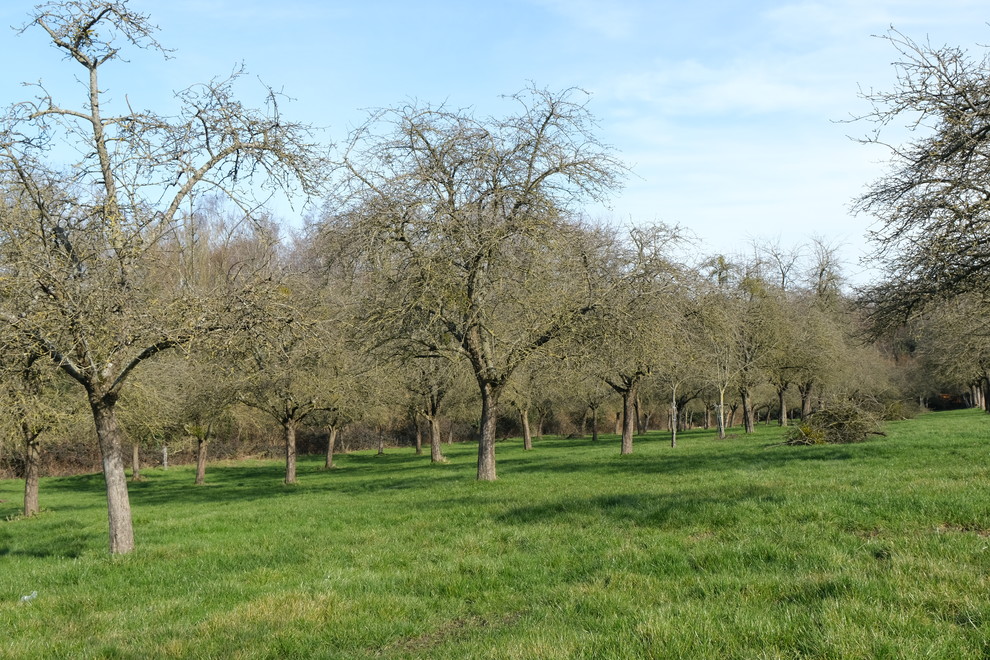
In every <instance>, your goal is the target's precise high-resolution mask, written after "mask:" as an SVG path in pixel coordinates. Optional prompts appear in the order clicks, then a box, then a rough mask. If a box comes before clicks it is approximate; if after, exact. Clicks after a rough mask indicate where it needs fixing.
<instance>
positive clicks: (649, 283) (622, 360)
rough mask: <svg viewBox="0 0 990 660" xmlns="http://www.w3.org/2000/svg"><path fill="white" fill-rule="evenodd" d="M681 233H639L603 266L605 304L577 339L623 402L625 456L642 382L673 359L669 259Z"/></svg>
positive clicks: (674, 282) (675, 283) (675, 290)
mask: <svg viewBox="0 0 990 660" xmlns="http://www.w3.org/2000/svg"><path fill="white" fill-rule="evenodd" d="M677 240H678V231H677V229H676V228H671V227H666V226H664V225H655V226H644V227H636V228H633V229H632V230H630V232H629V238H628V241H627V242H625V243H616V244H613V246H612V253H611V255H610V258H609V259H608V260H607V262H605V263H603V264H602V266H601V267H602V268H603V270H604V275H603V277H602V279H603V280H604V281H605V282H606V283H607V284H606V286H603V287H602V288H603V290H604V291H605V292H607V294H603V296H602V302H601V303H600V304H599V305H598V307H597V308H596V309H595V313H594V314H593V315H591V317H590V318H589V322H588V323H586V324H585V326H584V327H583V329H582V331H581V333H579V335H578V337H577V342H578V343H579V345H578V346H576V347H575V351H578V350H580V351H581V352H582V357H583V359H584V360H585V361H586V368H588V369H590V370H591V371H593V372H594V373H596V374H597V376H598V377H599V378H600V379H602V380H603V381H604V382H605V383H607V384H608V386H609V387H611V388H612V390H614V391H615V392H616V393H617V394H618V395H619V396H621V397H622V445H621V448H620V453H621V454H631V453H632V451H633V435H634V433H635V431H636V421H637V418H638V415H637V414H636V400H637V396H638V393H639V388H640V386H641V385H642V382H643V380H644V379H645V378H646V377H647V376H649V375H650V374H651V373H652V372H653V370H654V369H655V368H656V367H658V366H659V365H660V364H661V363H662V362H663V361H664V359H665V358H666V357H667V356H668V355H669V351H673V350H676V349H675V348H674V347H673V338H674V336H675V333H676V329H675V328H676V326H677V325H678V323H679V320H680V311H679V310H678V306H677V303H676V301H677V297H678V295H679V292H680V276H681V273H680V268H679V267H678V266H677V265H676V264H675V263H674V262H673V260H672V259H671V257H670V255H669V251H670V248H671V246H672V245H673V244H675V243H676V242H677Z"/></svg>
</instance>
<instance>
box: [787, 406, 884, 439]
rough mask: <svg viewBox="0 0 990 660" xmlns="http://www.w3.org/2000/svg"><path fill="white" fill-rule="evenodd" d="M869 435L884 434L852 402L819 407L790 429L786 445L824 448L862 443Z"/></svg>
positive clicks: (876, 422) (876, 421)
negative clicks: (823, 446) (832, 445)
mask: <svg viewBox="0 0 990 660" xmlns="http://www.w3.org/2000/svg"><path fill="white" fill-rule="evenodd" d="M871 435H887V434H886V433H884V432H883V427H882V424H881V421H880V418H879V417H878V416H877V415H875V414H873V413H872V412H870V411H868V410H864V409H863V408H861V407H859V406H857V405H855V404H853V403H848V402H845V403H838V404H833V405H832V406H829V407H827V408H822V409H821V410H818V411H816V412H814V413H812V414H811V415H809V416H808V417H807V419H805V420H804V421H802V422H801V423H800V424H798V425H796V426H793V427H791V428H790V429H789V430H788V432H787V435H786V439H785V440H784V444H785V445H825V444H849V443H853V442H864V441H866V440H867V439H869V437H870V436H871Z"/></svg>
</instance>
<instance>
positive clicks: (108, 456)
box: [90, 394, 134, 554]
mask: <svg viewBox="0 0 990 660" xmlns="http://www.w3.org/2000/svg"><path fill="white" fill-rule="evenodd" d="M116 403H117V398H116V396H115V395H113V394H110V395H106V396H103V397H100V396H98V395H95V394H94V395H91V396H90V408H91V409H92V411H93V421H94V422H95V424H96V437H97V439H98V441H99V445H100V455H101V457H102V461H103V480H104V482H105V483H106V489H107V519H108V523H109V524H108V526H109V533H110V553H111V554H126V553H128V552H131V551H132V550H134V526H133V524H132V522H131V501H130V497H129V495H128V493H127V474H126V473H125V471H124V455H123V444H124V437H123V433H122V432H121V430H120V426H119V425H118V424H117V411H116Z"/></svg>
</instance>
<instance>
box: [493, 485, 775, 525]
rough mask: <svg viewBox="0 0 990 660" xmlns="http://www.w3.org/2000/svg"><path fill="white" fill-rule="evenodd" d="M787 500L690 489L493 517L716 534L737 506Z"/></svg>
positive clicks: (751, 492) (742, 490)
mask: <svg viewBox="0 0 990 660" xmlns="http://www.w3.org/2000/svg"><path fill="white" fill-rule="evenodd" d="M784 501H786V497H785V496H784V495H782V494H780V493H777V492H775V491H774V490H773V489H771V488H769V487H765V486H729V487H723V488H714V489H713V488H706V489H704V490H701V489H694V490H688V491H684V492H677V493H673V494H665V495H663V496H658V495H656V494H652V493H621V494H610V495H596V496H591V497H562V498H558V499H556V500H553V501H550V502H543V503H540V504H535V505H528V506H521V507H514V508H512V509H509V510H508V511H506V512H505V513H504V514H502V515H500V516H498V517H497V520H498V521H499V522H503V523H508V524H523V525H526V524H543V523H546V522H567V521H578V520H582V521H586V520H589V519H592V520H593V519H599V518H600V519H606V520H610V521H618V522H623V523H628V524H632V525H636V526H638V527H651V528H658V529H671V530H673V529H683V528H686V527H709V528H719V527H725V526H731V525H734V524H736V523H737V522H738V521H739V518H740V511H739V507H738V505H739V504H743V503H751V504H752V503H755V505H756V506H759V507H766V508H768V509H770V508H776V507H778V506H779V505H780V504H781V503H783V502H784Z"/></svg>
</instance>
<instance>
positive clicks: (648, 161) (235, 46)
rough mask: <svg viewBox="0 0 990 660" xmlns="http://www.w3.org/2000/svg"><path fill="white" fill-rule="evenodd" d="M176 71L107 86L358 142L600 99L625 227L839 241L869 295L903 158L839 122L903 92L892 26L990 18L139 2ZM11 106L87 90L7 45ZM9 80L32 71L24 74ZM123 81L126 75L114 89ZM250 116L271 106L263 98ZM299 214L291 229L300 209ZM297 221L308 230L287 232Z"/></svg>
mask: <svg viewBox="0 0 990 660" xmlns="http://www.w3.org/2000/svg"><path fill="white" fill-rule="evenodd" d="M34 4H35V3H34V1H33V0H27V1H21V0H6V1H5V2H4V3H3V4H2V7H0V25H20V24H22V23H23V22H24V17H25V16H26V15H27V13H28V12H29V11H30V9H31V7H32V6H33V5H34ZM131 4H132V6H133V7H134V8H136V9H138V10H140V11H143V12H145V13H148V14H150V15H151V18H152V21H153V22H154V23H156V24H157V25H158V26H159V27H160V28H161V32H160V34H159V40H160V41H161V42H162V43H163V44H164V45H165V46H167V47H169V48H173V49H175V53H174V54H173V58H172V59H171V60H169V61H163V60H162V59H161V58H160V57H149V56H145V55H141V54H137V55H134V56H132V57H131V60H132V61H131V63H130V64H124V63H120V64H117V65H115V68H114V71H113V72H112V75H110V76H108V77H106V78H105V79H104V86H105V87H107V88H108V89H109V91H110V92H111V93H112V94H114V95H116V98H118V99H119V98H120V97H122V96H123V94H124V93H127V95H128V98H129V100H130V101H131V103H132V104H133V105H135V106H141V107H161V106H162V105H163V104H167V103H169V99H170V97H171V91H172V90H175V89H180V88H183V87H186V86H188V85H190V84H192V83H195V82H198V81H202V80H205V79H208V78H211V77H213V76H218V75H224V74H226V73H228V72H229V71H230V70H231V69H232V68H233V67H234V66H235V65H237V64H238V63H240V62H243V63H244V64H245V66H246V67H247V69H248V70H249V72H250V73H251V74H252V75H253V76H257V77H258V78H260V79H261V80H263V81H264V82H266V83H267V84H269V85H272V86H273V87H275V88H276V89H282V90H283V91H284V92H285V93H286V94H288V95H289V96H291V97H292V98H294V99H295V100H294V101H293V102H292V103H291V104H289V105H288V106H287V107H285V108H284V109H283V112H284V113H285V114H286V115H288V116H291V117H293V118H296V119H299V120H302V121H306V122H310V123H312V124H316V125H319V126H324V127H326V131H325V133H324V135H325V137H326V139H327V140H328V141H333V142H342V141H343V140H344V138H345V137H346V134H347V132H348V130H350V129H351V128H353V127H354V126H356V125H357V124H359V123H360V122H361V121H362V120H363V118H364V117H365V116H366V114H367V110H368V109H370V108H375V107H382V106H389V105H396V104H400V103H404V102H406V101H409V100H410V99H418V100H420V101H424V102H430V103H441V102H446V103H448V104H449V105H451V106H454V107H473V108H474V109H475V111H476V112H477V113H478V114H481V115H485V114H501V113H503V112H506V111H508V110H510V109H511V106H510V105H507V104H506V103H505V101H504V100H502V99H501V98H500V96H501V95H503V94H510V93H513V92H516V91H518V90H520V89H522V88H523V87H525V86H526V85H527V84H529V83H533V84H536V85H537V86H540V87H548V88H551V89H562V88H566V87H571V86H578V87H581V88H583V89H586V90H587V91H589V92H591V94H592V98H591V102H590V108H591V110H592V112H593V113H594V114H595V115H596V116H597V118H598V120H599V123H600V128H601V130H600V135H601V138H602V139H603V141H605V142H607V143H609V144H612V145H613V146H615V148H616V149H617V151H618V153H619V155H620V157H621V158H623V159H624V160H625V162H627V163H628V165H629V166H630V167H631V168H632V172H633V174H632V176H631V177H630V178H629V179H628V181H627V185H626V187H625V188H624V189H623V190H622V191H621V192H619V193H618V194H617V195H615V197H614V198H613V200H612V204H611V206H610V208H601V209H597V208H596V209H591V210H589V212H590V213H591V214H593V215H595V216H599V217H603V218H607V219H611V220H612V221H615V222H622V223H630V222H631V223H636V222H650V221H655V220H660V221H664V222H668V223H672V224H680V225H682V226H684V227H686V228H688V229H690V230H691V231H692V232H693V233H694V234H695V235H697V237H698V239H699V248H700V249H701V250H702V251H704V252H706V253H716V252H720V253H728V254H732V253H740V252H746V251H748V247H747V246H748V244H749V243H750V242H751V241H753V240H756V241H770V242H774V241H779V242H780V243H781V244H782V245H784V246H790V245H795V244H798V243H801V242H803V241H805V240H807V239H808V238H809V237H811V236H812V235H817V236H820V237H823V238H825V239H826V240H828V241H832V242H835V243H840V244H842V245H843V246H844V247H843V248H842V254H843V256H844V257H845V259H846V260H847V262H848V265H847V273H848V275H849V276H850V278H851V279H852V280H853V281H860V282H861V281H863V280H864V279H865V278H867V277H868V275H869V272H868V269H866V268H865V267H864V266H862V265H860V264H858V263H857V260H858V259H859V258H860V256H861V255H863V254H864V253H865V252H866V250H867V249H868V245H867V242H866V239H865V238H864V233H865V232H866V230H867V229H868V227H869V224H870V219H869V218H865V217H859V218H855V217H852V216H851V215H850V213H849V204H850V201H851V199H852V198H854V197H855V196H856V195H858V194H859V193H860V192H862V191H863V189H864V186H865V185H866V184H867V183H868V182H870V181H871V180H873V179H875V178H876V177H877V176H879V175H880V174H881V173H882V161H883V160H884V159H885V157H886V155H885V154H884V153H883V152H882V151H880V150H878V149H876V148H869V147H865V146H862V145H859V144H857V143H856V142H854V141H853V140H850V139H849V136H859V135H862V134H865V133H866V132H867V131H868V129H869V127H868V126H867V125H865V124H847V123H839V120H843V119H847V118H849V117H850V115H854V114H857V113H861V112H863V111H864V110H865V109H866V106H865V104H864V102H863V101H862V100H861V99H860V98H859V96H858V92H859V89H860V87H862V88H867V89H868V88H871V87H873V88H883V89H886V88H890V87H891V85H892V83H893V80H894V70H893V68H892V67H891V66H890V63H891V62H892V61H893V60H894V59H895V56H896V53H895V52H894V50H893V48H892V47H891V46H890V45H889V44H887V43H886V42H884V41H883V40H881V39H877V38H875V37H873V36H872V35H878V34H884V33H885V32H886V31H887V29H888V28H889V27H890V26H891V25H893V26H894V27H895V28H897V29H898V30H900V31H901V32H903V33H905V34H907V35H909V36H911V37H913V38H915V39H918V40H924V39H926V38H927V39H929V40H930V41H931V42H932V43H933V44H937V45H941V44H951V45H958V46H962V47H965V48H968V49H971V50H972V51H973V52H974V53H976V54H980V55H981V54H982V53H980V52H979V50H980V48H979V46H978V44H981V43H990V28H988V27H987V25H986V22H987V21H988V20H990V6H987V4H986V3H985V2H976V1H966V0H940V1H939V2H934V1H932V0H928V1H925V2H917V1H908V0H901V1H895V0H889V1H884V0H834V1H831V2H824V1H822V2H814V1H807V2H784V1H770V0H754V1H748V2H741V1H740V2H729V1H705V0H695V1H694V2H672V1H666V0H663V1H652V2H651V1H648V0H603V1H597V0H504V1H501V2H499V1H495V2H486V3H481V2H468V1H461V2H456V1H451V0H420V1H418V2H409V1H393V0H364V1H362V2H357V1H355V2H352V1H346V2H345V1H334V0H281V1H277V2H275V1H268V0H265V1H261V0H171V1H169V2H164V1H158V2H153V1H151V0H132V3H131ZM0 56H2V57H3V61H4V62H7V63H8V65H7V66H5V67H3V69H2V70H0V90H2V91H0V104H3V105H6V104H7V103H10V102H13V101H16V100H18V99H20V98H23V96H24V94H25V90H24V89H23V88H21V87H18V83H19V82H22V81H33V80H38V79H39V78H40V79H43V80H45V81H46V82H48V83H49V84H50V88H51V89H52V91H54V92H55V93H56V94H57V95H59V96H60V97H61V98H75V97H70V95H71V94H73V93H74V92H72V91H71V88H70V87H69V86H68V83H69V82H70V81H71V76H73V75H78V73H77V72H76V71H74V69H76V68H78V66H73V65H71V64H70V63H67V62H64V61H62V60H61V59H60V57H59V54H58V53H57V52H56V51H55V50H53V49H52V48H50V47H48V46H47V44H46V42H45V40H44V39H43V35H42V33H41V32H40V31H38V30H32V31H29V32H27V33H25V34H23V35H21V36H20V37H18V36H16V35H15V32H14V31H11V32H10V33H9V36H4V37H3V38H0ZM10 63H15V65H14V66H11V65H10ZM108 73H109V72H108ZM243 97H244V100H245V102H247V103H251V104H259V103H260V101H261V99H262V90H261V87H260V85H257V86H255V85H250V84H248V85H246V86H245V87H244V92H243ZM286 213H289V211H288V210H286ZM290 220H291V218H290Z"/></svg>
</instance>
